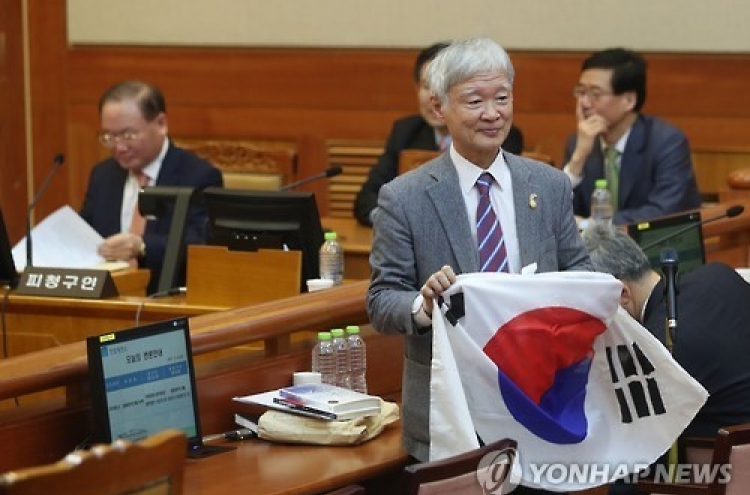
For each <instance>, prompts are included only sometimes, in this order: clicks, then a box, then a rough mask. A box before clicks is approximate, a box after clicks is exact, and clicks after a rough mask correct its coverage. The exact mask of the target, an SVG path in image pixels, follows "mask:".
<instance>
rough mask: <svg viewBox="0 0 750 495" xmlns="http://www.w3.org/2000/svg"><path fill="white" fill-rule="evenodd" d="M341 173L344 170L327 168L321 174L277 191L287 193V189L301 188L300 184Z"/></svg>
mask: <svg viewBox="0 0 750 495" xmlns="http://www.w3.org/2000/svg"><path fill="white" fill-rule="evenodd" d="M343 171H344V170H343V169H342V168H341V167H330V168H327V169H326V170H325V171H324V172H321V173H319V174H315V175H311V176H310V177H305V178H304V179H301V180H298V181H296V182H292V183H291V184H287V185H285V186H281V187H280V188H279V191H288V190H289V189H294V188H295V187H297V186H301V185H302V184H307V183H308V182H312V181H314V180H318V179H324V178H326V177H334V176H336V175H339V174H340V173H341V172H343Z"/></svg>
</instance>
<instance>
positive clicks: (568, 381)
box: [367, 38, 677, 494]
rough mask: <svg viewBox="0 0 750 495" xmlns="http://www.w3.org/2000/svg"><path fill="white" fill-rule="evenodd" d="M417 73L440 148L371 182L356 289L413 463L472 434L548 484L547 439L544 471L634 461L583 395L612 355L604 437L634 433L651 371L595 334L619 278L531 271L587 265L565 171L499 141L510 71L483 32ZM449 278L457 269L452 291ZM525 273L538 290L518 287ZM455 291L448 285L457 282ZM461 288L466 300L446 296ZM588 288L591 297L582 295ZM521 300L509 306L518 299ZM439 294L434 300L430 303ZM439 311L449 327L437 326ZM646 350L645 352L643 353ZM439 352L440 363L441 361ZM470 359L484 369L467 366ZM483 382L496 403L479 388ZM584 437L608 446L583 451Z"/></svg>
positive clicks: (628, 349) (541, 486) (636, 353)
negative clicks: (392, 349) (360, 285)
mask: <svg viewBox="0 0 750 495" xmlns="http://www.w3.org/2000/svg"><path fill="white" fill-rule="evenodd" d="M426 79H427V84H428V85H429V87H430V90H431V91H432V92H433V93H434V96H433V98H432V102H433V106H434V111H435V113H436V115H438V116H439V117H440V118H441V119H443V120H444V121H445V123H446V126H447V128H448V130H449V132H450V134H451V136H452V144H451V146H450V148H449V149H448V150H447V151H446V152H444V153H443V154H442V155H440V156H439V157H438V158H436V159H434V160H431V161H430V162H427V163H426V164H424V165H422V166H421V167H419V168H417V169H416V170H413V171H411V172H409V173H406V174H403V175H400V176H399V177H397V178H395V179H394V180H392V181H391V182H389V183H388V184H386V185H384V186H383V187H382V188H381V190H380V193H379V196H378V207H377V208H376V209H375V211H374V212H373V215H372V216H373V245H372V251H371V255H370V265H371V267H372V281H371V284H370V287H369V290H368V293H367V310H368V314H369V316H370V321H371V322H372V325H373V327H375V328H376V329H377V330H378V331H380V332H383V333H394V334H401V335H404V339H405V344H404V349H405V355H404V378H403V386H402V432H403V442H404V447H405V448H406V450H407V452H408V453H409V454H410V455H411V456H412V458H413V459H414V460H416V461H427V460H430V459H436V458H437V456H443V455H449V454H450V453H457V452H459V451H466V450H468V449H471V448H473V447H475V446H477V445H478V442H479V439H481V440H482V441H485V442H489V441H491V440H494V439H495V438H500V437H511V438H513V436H514V435H515V436H517V438H514V439H515V440H517V441H518V443H519V456H520V458H521V459H522V461H523V462H526V463H527V465H528V467H529V468H531V467H532V466H533V467H534V468H538V469H544V471H543V474H546V478H548V479H549V478H550V476H549V474H550V473H551V474H553V475H554V476H553V477H554V478H559V477H560V476H558V471H559V469H558V466H552V465H547V466H546V468H545V467H544V466H542V463H541V462H539V461H537V459H536V456H537V455H542V454H545V453H546V452H545V450H546V449H547V448H548V447H549V446H551V445H556V446H561V447H559V448H558V452H560V453H563V454H564V455H560V456H559V458H558V459H557V462H560V463H566V464H565V465H566V466H567V465H568V464H570V463H572V462H574V461H573V459H572V458H571V457H570V456H569V455H568V452H570V449H571V448H572V447H571V446H583V447H584V449H583V450H582V451H581V452H582V454H585V455H586V458H584V459H582V462H586V461H589V462H590V461H598V460H603V461H606V462H614V463H618V462H621V461H622V462H627V461H630V460H632V457H630V456H628V455H624V454H622V455H621V454H620V453H619V452H616V451H614V450H612V449H610V448H609V446H611V445H612V444H613V443H615V442H614V441H605V440H608V438H607V436H608V433H607V432H608V430H607V429H606V428H605V425H606V424H607V423H608V421H610V419H609V418H611V417H613V414H612V413H613V412H614V410H613V407H614V406H613V405H612V404H613V403H612V402H611V401H610V402H606V403H605V402H603V403H602V406H601V410H600V409H599V404H598V403H595V402H598V401H599V400H600V396H599V395H597V394H598V392H597V394H595V393H594V392H593V391H590V387H591V378H590V375H591V374H592V373H594V372H597V373H596V375H597V376H600V375H601V372H600V371H601V369H609V368H603V367H604V364H603V362H602V359H605V360H606V359H607V356H608V355H609V354H608V353H610V354H611V355H612V361H613V362H616V363H620V364H616V366H615V367H617V369H618V370H619V371H620V374H618V375H617V376H616V377H615V376H612V377H611V378H610V384H611V385H610V389H611V390H615V392H614V394H615V395H617V394H619V393H620V392H621V393H623V394H625V398H624V399H623V400H622V401H620V399H616V400H617V401H618V402H615V404H618V406H619V404H621V403H622V404H626V405H629V406H630V407H629V408H628V409H623V411H622V412H621V414H620V416H617V415H616V414H615V415H614V416H616V417H617V421H616V422H615V423H612V425H611V427H612V428H613V429H614V428H620V426H619V425H620V424H621V423H624V421H625V420H624V419H623V418H625V414H626V413H625V411H629V412H630V414H631V415H632V416H633V417H634V418H638V419H639V421H638V422H637V423H635V424H643V423H640V418H642V417H645V416H643V414H644V412H645V411H648V413H649V415H656V411H657V409H656V405H655V404H657V402H658V401H657V395H656V394H655V393H651V392H652V389H653V388H654V387H653V386H652V385H649V384H650V383H652V382H649V381H648V380H649V379H655V380H656V382H655V384H656V385H657V386H658V387H659V388H658V389H659V391H662V389H661V386H660V385H659V379H660V377H659V376H657V377H656V378H654V377H653V376H651V375H649V376H644V378H643V380H645V381H644V382H643V383H645V389H644V393H645V394H646V396H647V399H643V400H641V399H640V398H639V400H638V401H637V402H628V401H629V400H631V399H628V397H629V396H628V395H627V393H629V392H630V390H631V388H634V387H636V385H630V383H631V380H634V378H632V376H631V375H632V373H634V371H633V370H635V371H637V372H638V373H639V374H640V375H647V374H648V373H649V372H648V371H647V369H648V366H647V363H646V361H644V360H641V353H640V349H641V344H640V343H639V344H638V345H637V346H636V345H633V343H631V342H624V343H622V347H620V346H619V344H618V345H614V344H612V345H608V344H605V342H604V341H601V338H602V337H601V336H602V335H606V334H607V333H606V332H604V330H605V328H608V325H610V324H611V322H612V321H616V320H617V318H616V317H615V316H614V315H615V308H616V307H617V296H616V293H617V291H618V290H619V289H617V287H618V286H619V285H618V284H619V282H617V281H615V280H614V279H613V278H612V277H609V276H604V275H594V274H585V273H584V274H579V275H583V276H584V278H582V279H580V281H578V282H576V280H578V279H577V278H575V277H571V278H567V279H565V280H560V283H557V282H555V283H554V284H553V283H552V282H553V280H552V279H549V278H538V279H537V278H536V277H548V276H552V275H557V274H552V273H550V274H549V275H546V272H565V271H583V272H586V271H589V270H591V263H590V259H589V256H588V254H587V252H586V249H585V247H584V245H583V242H582V240H581V237H580V234H579V233H578V228H577V225H576V222H575V217H574V215H573V205H572V189H571V184H570V180H569V179H568V178H567V176H565V174H564V173H562V172H561V171H560V170H558V169H556V168H554V167H550V166H549V165H547V164H544V163H540V162H536V161H534V160H530V159H527V158H524V157H521V156H517V155H514V154H511V153H508V152H506V151H504V150H503V149H502V148H501V146H502V143H503V141H504V139H505V136H507V133H508V131H509V129H510V127H511V125H512V118H513V79H514V70H513V65H512V63H511V62H510V59H509V57H508V55H507V53H506V52H505V50H503V48H502V47H500V46H499V45H498V44H497V43H496V42H494V41H493V40H491V39H489V38H474V39H468V40H459V41H455V42H453V43H451V45H450V46H448V47H447V48H445V49H444V50H442V51H441V52H440V53H439V54H438V56H437V57H436V58H435V59H434V60H433V61H432V62H431V63H430V65H429V67H428V70H427V76H426ZM477 272H501V273H499V274H498V273H494V274H490V273H477ZM457 273H458V274H467V275H465V276H462V277H461V280H460V282H457V277H456V274H457ZM533 273H538V274H539V275H531V274H533ZM521 274H529V275H528V276H521ZM560 275H563V274H560ZM589 275H591V276H592V278H588V277H589ZM602 277H604V278H602ZM475 278H476V279H478V280H487V281H488V282H491V283H488V284H487V286H491V288H492V290H495V289H497V290H503V287H507V284H508V283H510V282H511V281H516V280H518V281H519V283H521V284H522V285H517V284H515V283H513V284H511V285H512V288H511V291H510V292H513V293H514V296H513V299H508V300H507V301H506V300H505V298H506V297H509V294H506V292H503V293H502V296H499V297H502V299H497V297H498V296H497V295H496V294H494V292H491V291H490V292H488V293H487V294H486V297H485V296H484V295H483V296H475V290H474V289H473V288H471V287H472V286H471V285H468V286H465V285H464V284H465V283H468V282H469V281H472V284H473V281H474V279H475ZM553 278H554V277H553ZM526 280H529V281H537V283H535V284H533V286H529V287H530V288H529V289H528V290H521V288H522V287H526V285H525V284H527V282H526ZM568 282H569V283H570V284H572V285H570V286H568V285H567V284H568ZM574 282H575V283H574ZM454 284H458V285H456V287H455V288H454V287H453V285H454ZM589 284H590V285H591V286H590V287H589ZM547 285H549V287H548V288H547V289H545V287H546V286H547ZM584 285H585V286H586V287H587V288H586V290H585V291H584V296H583V297H579V298H577V299H575V300H572V301H571V302H570V303H567V302H566V301H567V300H565V299H562V297H563V296H572V295H575V294H576V292H578V291H580V290H583V289H582V287H583V286H584ZM485 288H486V289H489V288H490V287H486V286H485V285H484V284H483V285H482V289H481V290H480V291H479V292H476V294H479V293H483V292H484V290H485ZM464 290H466V291H467V294H463V295H461V294H459V292H461V293H462V292H463V291H464ZM446 291H454V292H451V294H453V295H455V296H456V298H457V299H461V297H463V298H464V301H465V303H468V306H464V307H463V309H462V308H461V307H460V304H458V303H457V301H456V300H454V298H449V297H448V296H446V295H444V293H445V292H446ZM516 292H521V293H519V294H516ZM536 294H539V296H538V297H537V295H536ZM604 294H610V295H611V297H609V296H607V297H604ZM467 295H468V298H467ZM585 295H588V296H589V298H590V299H591V300H590V301H588V302H585V301H582V299H586V297H585ZM441 296H442V299H441ZM459 296H460V297H459ZM475 297H477V298H476V299H474V298H475ZM519 297H520V298H522V300H521V301H520V302H517V301H516V300H515V299H516V298H519ZM524 298H525V299H524ZM467 299H471V300H467ZM437 300H442V301H443V303H444V304H443V305H441V306H440V307H438V306H436V305H435V304H434V301H437ZM523 300H525V301H526V302H523ZM467 307H471V308H472V309H471V312H469V311H468V310H467ZM545 308H546V309H545ZM485 311H486V315H485V314H484V312H485ZM513 311H515V313H513ZM443 315H446V316H445V318H446V320H447V321H450V322H451V323H450V325H449V328H443V329H442V330H441V329H440V327H441V325H445V322H444V321H443V319H442V318H444V316H443ZM514 315H515V316H514ZM448 318H450V319H448ZM503 318H505V319H503ZM555 318H559V320H555ZM467 319H469V320H471V321H475V322H479V323H473V324H471V325H479V326H477V327H476V328H477V329H476V330H474V329H469V330H467V329H468V328H469V327H468V326H466V325H467ZM454 325H458V327H457V328H453V326H454ZM506 325H507V326H506ZM433 326H434V328H433ZM529 326H530V328H533V329H535V330H534V331H533V332H531V333H529V334H528V335H529V336H531V337H527V335H525V334H524V332H523V331H522V330H523V328H525V327H529ZM610 326H611V325H610ZM501 329H510V331H508V332H502V331H501ZM475 334H476V335H475ZM454 335H456V336H471V337H472V338H478V339H479V340H477V341H471V340H461V341H460V342H455V343H454V342H451V343H450V345H448V344H447V336H451V337H452V336H454ZM558 338H559V340H558ZM441 339H443V340H445V341H446V342H445V343H444V344H443V346H442V347H441V348H443V347H444V348H445V352H444V353H442V351H440V353H438V355H437V356H433V349H434V348H435V345H439V344H441ZM433 344H434V345H433ZM461 346H464V347H466V348H467V349H469V350H472V351H476V352H472V354H470V355H468V357H464V356H463V355H462V354H460V353H458V351H457V349H458V348H459V347H461ZM644 347H648V346H644ZM607 349H609V351H608V350H607ZM532 351H533V352H532ZM649 352H650V351H649ZM441 353H442V354H441ZM628 354H629V355H630V357H628ZM645 356H646V357H647V358H648V360H649V361H650V360H652V359H654V357H653V354H652V353H647V354H645ZM435 357H437V360H435V359H434V358H435ZM479 357H481V358H482V359H481V360H480V359H478V358H479ZM451 359H452V360H453V364H452V368H450V367H449V366H447V365H444V364H442V365H441V363H448V361H450V360H451ZM493 360H495V361H498V362H500V361H501V362H502V364H501V366H498V365H497V364H492V363H495V361H493ZM636 361H637V364H635V363H636ZM482 362H483V363H485V364H487V369H489V370H491V371H492V372H491V373H485V372H484V371H485V370H480V369H476V367H477V366H480V364H481V363H482ZM440 366H443V368H440ZM493 367H494V368H493ZM615 367H611V368H612V369H615ZM464 368H466V369H467V370H468V369H476V372H475V373H474V372H472V373H470V375H471V376H468V375H466V374H461V375H459V374H458V373H457V372H456V370H457V369H461V370H462V372H463V369H464ZM483 368H484V366H483ZM615 379H617V382H616V385H614V384H615ZM441 380H442V382H441ZM446 380H453V382H449V381H446ZM456 380H457V381H456ZM459 383H461V385H458V384H459ZM441 387H442V389H441ZM493 387H494V388H493ZM491 389H492V390H493V393H494V395H490V394H489V392H485V391H488V390H491ZM617 390H619V391H620V392H617ZM441 392H442V395H441ZM603 394H604V393H603V392H602V394H601V395H603ZM475 399H483V400H484V399H487V400H489V399H492V400H491V401H490V402H482V401H477V400H475ZM602 400H603V399H602ZM644 401H646V405H644ZM446 402H447V403H446ZM511 403H512V404H511ZM605 404H606V405H605ZM663 405H664V407H665V408H666V409H667V411H669V410H670V409H671V408H672V407H673V406H674V404H673V403H670V402H669V401H666V402H664V404H663ZM605 413H606V414H605ZM494 415H498V421H499V417H500V416H502V417H505V418H506V419H507V421H505V422H504V423H498V427H499V428H492V427H491V425H490V423H491V422H492V421H493V420H494V418H495V416H494ZM663 416H664V415H663V414H661V415H660V417H663ZM676 423H677V422H676ZM505 424H507V428H506V427H505V426H504V425H505ZM635 424H634V426H633V428H632V429H635ZM500 425H503V426H500ZM512 425H516V426H512ZM519 425H520V426H519ZM594 426H596V429H595V430H594V429H593V428H594ZM436 427H438V429H436ZM439 428H442V429H439ZM593 431H596V432H597V433H596V437H597V440H598V441H602V445H605V446H608V447H607V450H598V448H597V447H596V446H589V442H588V440H589V439H591V438H592V437H591V435H592V434H593V433H592V432H593ZM646 431H648V425H647V427H646ZM522 432H523V433H524V434H525V435H526V436H523V435H521V433H522ZM649 433H652V432H649ZM498 435H499V436H498ZM665 436H669V434H667V435H665ZM478 437H479V439H478ZM613 438H614V437H613ZM671 440H672V439H669V442H671ZM669 442H667V443H669ZM661 443H663V442H661ZM441 446H442V447H441ZM660 448H662V447H661V446H658V447H653V448H652V449H651V450H654V451H656V450H659V449H660ZM441 449H442V450H441ZM665 449H666V447H664V448H663V449H662V451H663V450H665ZM605 455H614V456H616V457H615V458H613V459H607V458H605V457H604V456H605ZM646 457H650V456H646ZM524 459H525V460H524ZM540 459H542V458H541V457H540ZM546 459H548V458H546ZM644 462H650V461H649V460H648V459H644ZM537 464H539V465H537ZM552 467H554V469H552V470H550V468H552ZM523 476H524V478H523V485H524V486H519V487H518V488H517V489H516V491H515V492H514V493H516V494H521V493H523V494H527V493H540V492H542V491H543V490H547V489H552V490H555V491H561V490H567V489H570V488H572V489H577V488H579V486H569V485H566V484H562V483H557V484H554V486H552V484H546V483H544V482H536V483H535V482H534V478H532V479H529V478H527V476H528V475H527V474H526V473H524V474H523ZM542 477H544V476H542V475H541V474H540V476H538V477H537V478H542Z"/></svg>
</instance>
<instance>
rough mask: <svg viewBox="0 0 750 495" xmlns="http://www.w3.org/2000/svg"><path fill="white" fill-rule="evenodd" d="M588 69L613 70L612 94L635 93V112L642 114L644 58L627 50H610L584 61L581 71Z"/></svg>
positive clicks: (644, 74) (644, 101)
mask: <svg viewBox="0 0 750 495" xmlns="http://www.w3.org/2000/svg"><path fill="white" fill-rule="evenodd" d="M588 69H609V70H611V71H612V81H611V85H612V92H613V93H614V94H616V95H620V94H623V93H626V92H628V91H633V92H635V96H636V99H635V107H634V108H633V110H634V111H636V112H640V110H641V108H642V107H643V105H644V104H645V103H646V60H645V59H644V58H643V57H642V56H640V55H639V54H638V53H636V52H634V51H633V50H628V49H626V48H608V49H606V50H602V51H599V52H596V53H593V54H592V55H591V56H589V57H588V58H587V59H586V60H584V61H583V65H582V66H581V71H585V70H588Z"/></svg>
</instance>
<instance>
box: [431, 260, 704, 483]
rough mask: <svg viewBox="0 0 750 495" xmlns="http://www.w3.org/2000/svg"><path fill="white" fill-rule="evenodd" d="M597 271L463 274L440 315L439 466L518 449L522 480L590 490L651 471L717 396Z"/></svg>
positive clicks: (436, 317) (434, 412) (435, 441)
mask: <svg viewBox="0 0 750 495" xmlns="http://www.w3.org/2000/svg"><path fill="white" fill-rule="evenodd" d="M621 289H622V285H621V283H620V282H619V281H618V280H616V279H615V278H613V277H611V276H610V275H605V274H601V273H592V272H554V273H542V274H537V275H517V274H506V273H473V274H466V275H460V276H458V279H457V281H456V283H455V284H454V285H453V286H451V288H450V289H449V290H448V291H446V293H445V294H444V295H443V297H442V298H441V300H440V302H441V303H442V304H441V305H440V307H441V310H440V311H434V312H433V320H432V323H433V333H434V335H433V360H432V382H431V385H430V390H431V402H430V438H431V444H430V460H437V459H442V458H445V457H448V456H452V455H456V454H458V453H461V452H465V451H467V450H470V449H473V448H476V447H478V445H479V444H478V440H477V435H478V436H479V437H481V439H482V440H483V441H484V442H485V443H489V442H492V441H495V440H499V439H501V438H512V439H514V440H516V441H517V442H518V462H519V463H520V473H517V472H516V473H517V474H518V475H520V476H521V483H522V484H523V485H526V486H531V487H535V488H543V489H547V490H552V491H570V490H583V489H586V488H590V487H593V486H598V485H602V484H604V483H607V482H610V481H612V480H614V479H616V478H621V477H623V476H624V475H626V474H631V473H633V472H636V471H638V470H639V469H643V468H644V467H646V466H647V465H649V464H650V463H652V462H653V461H655V460H656V459H658V457H659V456H660V455H662V454H663V453H664V452H666V451H667V450H668V449H669V447H670V446H671V445H672V444H673V443H674V441H675V439H676V438H677V437H678V436H679V435H680V433H681V432H682V431H683V430H684V429H685V427H686V426H687V425H688V424H689V423H690V421H691V420H692V418H693V417H694V416H695V414H696V413H697V412H698V409H699V408H700V407H701V406H702V405H703V403H704V402H705V401H706V398H707V396H708V394H707V392H706V391H705V390H704V389H703V387H702V386H701V385H700V384H699V383H698V382H696V381H695V380H694V379H693V378H692V377H690V375H688V374H687V373H686V372H685V371H684V370H683V369H682V367H680V366H679V364H677V363H676V362H675V361H674V359H673V358H672V356H671V355H670V354H669V352H668V351H667V349H666V348H665V347H664V346H663V345H662V344H661V343H660V342H659V341H658V340H657V339H655V338H654V337H653V336H652V335H651V334H650V333H649V332H648V330H646V329H645V328H643V327H642V326H641V325H640V324H639V323H638V322H637V321H635V320H634V319H633V318H631V317H630V315H628V314H627V313H626V312H625V311H624V310H622V309H621V308H620V306H619V296H620V292H621Z"/></svg>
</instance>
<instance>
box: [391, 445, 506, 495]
mask: <svg viewBox="0 0 750 495" xmlns="http://www.w3.org/2000/svg"><path fill="white" fill-rule="evenodd" d="M488 454H492V456H493V457H492V459H494V460H495V464H494V468H493V466H492V465H490V466H482V468H483V469H482V470H481V473H483V475H482V476H481V477H483V478H485V479H486V477H487V476H489V477H490V478H491V484H492V487H499V486H500V484H502V483H504V482H505V481H506V480H507V479H508V478H509V477H510V471H511V467H512V465H513V461H514V459H515V456H516V441H515V440H511V439H509V438H504V439H502V440H498V441H496V442H492V443H489V444H487V445H485V446H484V447H480V448H478V449H475V450H471V451H469V452H465V453H463V454H458V455H456V456H453V457H449V458H446V459H441V460H439V461H431V462H422V463H419V464H411V465H409V466H406V467H405V468H404V471H403V472H402V474H401V480H400V487H399V491H398V493H399V495H438V494H445V493H451V494H454V495H484V494H485V493H486V488H485V487H483V486H482V482H481V481H480V469H479V468H480V461H482V459H483V458H484V457H485V456H486V455H488ZM498 493H499V492H498Z"/></svg>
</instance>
